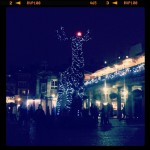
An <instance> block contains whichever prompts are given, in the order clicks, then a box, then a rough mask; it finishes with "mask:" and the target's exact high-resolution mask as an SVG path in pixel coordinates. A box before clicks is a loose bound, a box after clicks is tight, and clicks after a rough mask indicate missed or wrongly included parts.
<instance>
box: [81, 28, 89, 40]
mask: <svg viewBox="0 0 150 150" xmlns="http://www.w3.org/2000/svg"><path fill="white" fill-rule="evenodd" d="M89 33H90V30H89V29H88V30H87V33H86V35H84V37H83V38H82V39H83V41H86V42H87V41H88V40H90V39H91V37H90V36H89Z"/></svg>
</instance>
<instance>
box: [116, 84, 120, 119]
mask: <svg viewBox="0 0 150 150" xmlns="http://www.w3.org/2000/svg"><path fill="white" fill-rule="evenodd" d="M120 91H121V87H118V96H117V118H118V119H121V94H120Z"/></svg>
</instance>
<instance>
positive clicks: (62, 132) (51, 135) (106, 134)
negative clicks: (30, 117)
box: [6, 119, 145, 146]
mask: <svg viewBox="0 0 150 150" xmlns="http://www.w3.org/2000/svg"><path fill="white" fill-rule="evenodd" d="M110 122H111V125H109V126H106V127H102V126H100V123H98V125H97V126H95V127H88V128H87V127H82V128H67V127H66V128H62V129H60V128H54V127H53V126H51V127H46V128H45V130H44V129H42V130H41V133H40V131H39V130H38V132H37V131H36V130H35V129H36V128H35V124H34V122H33V123H32V124H30V128H25V127H20V126H19V125H17V124H11V127H10V124H9V125H8V126H7V136H6V138H7V139H6V143H7V145H46V146H143V145H144V141H145V132H144V131H145V126H144V124H143V123H137V122H135V121H134V122H129V123H128V122H127V121H126V120H121V121H119V120H118V119H110ZM43 128H44V127H43ZM37 133H38V134H37ZM37 137H38V138H37Z"/></svg>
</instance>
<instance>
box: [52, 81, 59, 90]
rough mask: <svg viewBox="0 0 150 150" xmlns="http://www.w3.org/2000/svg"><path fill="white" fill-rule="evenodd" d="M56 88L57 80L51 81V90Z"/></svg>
mask: <svg viewBox="0 0 150 150" xmlns="http://www.w3.org/2000/svg"><path fill="white" fill-rule="evenodd" d="M57 86H58V81H57V80H52V81H51V89H57Z"/></svg>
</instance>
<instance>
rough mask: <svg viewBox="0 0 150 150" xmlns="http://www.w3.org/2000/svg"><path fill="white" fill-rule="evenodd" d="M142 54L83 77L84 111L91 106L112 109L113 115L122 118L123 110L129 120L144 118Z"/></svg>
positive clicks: (143, 62)
mask: <svg viewBox="0 0 150 150" xmlns="http://www.w3.org/2000/svg"><path fill="white" fill-rule="evenodd" d="M144 93H145V54H144V53H143V54H141V55H138V56H134V57H132V58H126V59H124V60H122V61H120V62H119V63H118V64H113V65H112V66H108V67H105V68H102V69H100V70H98V71H96V72H94V73H92V74H86V75H85V95H86V96H87V100H86V101H84V104H83V105H84V107H85V108H90V106H91V104H92V103H94V104H95V105H97V106H98V107H99V108H100V107H101V104H106V103H109V104H111V105H112V106H113V113H114V115H117V117H118V118H120V117H121V109H122V107H123V106H125V110H126V116H127V117H129V118H144V112H145V109H144V108H145V94H144Z"/></svg>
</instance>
